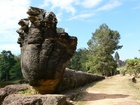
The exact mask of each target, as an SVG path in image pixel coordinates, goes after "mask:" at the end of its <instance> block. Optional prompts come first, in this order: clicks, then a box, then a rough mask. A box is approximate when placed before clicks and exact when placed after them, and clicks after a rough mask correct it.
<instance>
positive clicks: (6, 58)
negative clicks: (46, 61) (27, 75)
mask: <svg viewBox="0 0 140 105" xmlns="http://www.w3.org/2000/svg"><path fill="white" fill-rule="evenodd" d="M17 78H22V75H21V68H20V57H17V56H15V55H13V54H12V53H11V51H6V50H3V51H2V52H1V54H0V80H2V81H9V80H12V79H17Z"/></svg>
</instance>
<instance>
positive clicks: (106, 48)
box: [88, 24, 122, 76]
mask: <svg viewBox="0 0 140 105" xmlns="http://www.w3.org/2000/svg"><path fill="white" fill-rule="evenodd" d="M119 39H120V34H119V33H118V32H117V31H113V30H111V29H109V28H108V26H107V25H106V24H102V25H101V26H100V28H99V29H97V30H96V31H95V33H93V35H92V38H91V39H90V40H89V41H88V46H89V51H90V53H89V54H91V55H90V56H91V57H92V61H91V60H89V61H90V64H91V65H90V71H91V72H95V71H96V72H97V73H101V74H104V75H106V76H109V75H113V74H114V73H115V70H116V67H117V65H116V61H115V60H114V58H113V56H112V54H113V53H114V51H115V50H118V49H120V48H122V46H120V45H118V43H119ZM91 62H92V63H91Z"/></svg>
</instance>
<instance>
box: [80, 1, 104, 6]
mask: <svg viewBox="0 0 140 105" xmlns="http://www.w3.org/2000/svg"><path fill="white" fill-rule="evenodd" d="M101 1H102V0H84V1H83V2H81V5H82V6H83V7H85V8H93V7H95V6H97V5H99V4H100V3H101Z"/></svg>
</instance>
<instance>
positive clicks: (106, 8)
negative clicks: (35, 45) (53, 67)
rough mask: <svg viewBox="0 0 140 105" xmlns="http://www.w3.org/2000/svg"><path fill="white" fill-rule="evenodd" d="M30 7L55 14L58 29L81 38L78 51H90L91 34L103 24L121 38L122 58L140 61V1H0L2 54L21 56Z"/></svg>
mask: <svg viewBox="0 0 140 105" xmlns="http://www.w3.org/2000/svg"><path fill="white" fill-rule="evenodd" d="M29 6H35V7H39V8H42V9H45V10H46V11H48V12H50V11H52V12H54V13H55V14H56V16H57V19H58V24H57V26H58V27H62V28H64V29H65V31H66V32H68V33H69V35H71V36H76V37H77V38H78V45H77V49H79V48H87V47H88V46H87V42H88V40H89V39H90V38H91V36H92V33H94V32H95V30H96V29H97V28H99V26H100V25H101V24H103V23H106V24H107V25H108V26H109V28H110V29H112V30H117V31H118V32H119V33H120V35H121V39H120V43H119V44H120V45H123V48H122V49H119V50H118V53H119V55H120V59H122V60H126V59H133V58H134V57H138V58H140V52H139V51H138V50H140V41H139V39H140V35H139V34H140V17H139V16H140V0H0V7H1V9H0V52H1V51H2V50H11V51H12V53H14V54H16V55H18V54H20V48H19V45H18V44H17V38H18V34H17V33H16V30H17V29H18V28H19V26H18V21H19V20H20V19H22V18H26V17H27V14H26V11H27V10H28V8H29Z"/></svg>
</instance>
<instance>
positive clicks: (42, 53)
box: [17, 7, 77, 93]
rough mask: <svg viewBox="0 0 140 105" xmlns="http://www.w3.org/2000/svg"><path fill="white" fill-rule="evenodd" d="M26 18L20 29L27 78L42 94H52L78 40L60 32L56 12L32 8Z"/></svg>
mask: <svg viewBox="0 0 140 105" xmlns="http://www.w3.org/2000/svg"><path fill="white" fill-rule="evenodd" d="M27 14H28V15H29V17H28V18H26V19H21V20H20V21H19V23H18V24H19V25H20V26H21V28H20V29H19V30H17V33H18V34H19V39H18V43H19V44H20V47H21V66H22V73H23V76H24V78H25V79H26V80H27V81H28V82H29V84H30V85H31V86H33V87H34V88H35V89H36V90H37V91H39V92H40V93H53V92H54V91H56V88H57V86H58V84H59V82H60V80H61V78H62V76H63V73H64V70H65V68H66V65H67V63H68V62H69V60H70V58H71V57H72V55H73V53H74V51H75V49H76V45H77V38H76V37H71V36H69V35H68V33H66V32H63V33H57V27H56V25H57V19H56V16H55V14H54V13H53V12H46V11H45V10H43V9H39V8H35V7H30V8H29V9H28V11H27Z"/></svg>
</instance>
